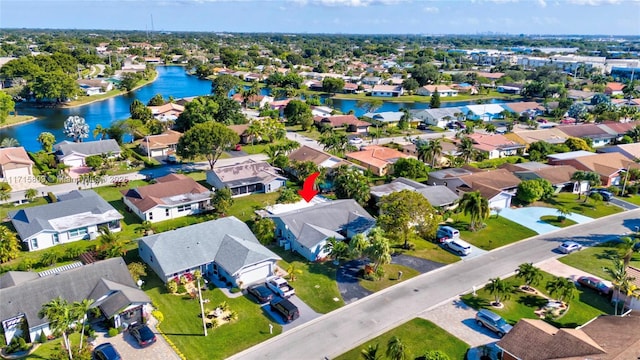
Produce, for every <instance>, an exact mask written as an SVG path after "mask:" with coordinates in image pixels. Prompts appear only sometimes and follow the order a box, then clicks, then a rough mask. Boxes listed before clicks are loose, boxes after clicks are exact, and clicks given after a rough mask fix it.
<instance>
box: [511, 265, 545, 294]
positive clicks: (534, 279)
mask: <svg viewBox="0 0 640 360" xmlns="http://www.w3.org/2000/svg"><path fill="white" fill-rule="evenodd" d="M542 277H543V276H542V271H541V270H540V269H539V268H537V267H535V266H533V263H523V264H520V266H518V268H517V269H516V278H522V279H523V280H524V286H525V289H530V288H531V286H536V285H538V284H539V283H540V281H541V280H542Z"/></svg>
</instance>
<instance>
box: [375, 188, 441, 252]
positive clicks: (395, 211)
mask: <svg viewBox="0 0 640 360" xmlns="http://www.w3.org/2000/svg"><path fill="white" fill-rule="evenodd" d="M378 206H379V208H380V216H379V217H378V224H379V225H380V226H381V227H382V229H384V230H385V231H387V232H389V233H391V234H393V235H394V236H395V237H396V238H397V239H400V240H403V241H404V247H405V248H407V247H408V246H409V237H410V236H411V235H412V234H414V233H416V231H418V232H420V234H421V235H422V236H424V237H427V238H434V237H435V232H436V229H437V227H438V220H439V218H438V216H437V214H436V211H435V209H434V208H433V206H431V204H430V203H429V201H428V200H427V199H426V198H425V197H424V196H423V195H422V194H420V193H418V192H415V191H411V190H402V191H397V192H393V193H391V194H389V195H386V196H383V197H382V198H381V199H380V202H379V204H378Z"/></svg>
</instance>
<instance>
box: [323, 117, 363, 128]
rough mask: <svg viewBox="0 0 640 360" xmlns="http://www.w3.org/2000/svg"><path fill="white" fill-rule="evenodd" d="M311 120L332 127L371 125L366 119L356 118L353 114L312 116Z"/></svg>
mask: <svg viewBox="0 0 640 360" xmlns="http://www.w3.org/2000/svg"><path fill="white" fill-rule="evenodd" d="M313 121H314V122H316V123H328V124H330V125H331V126H332V127H334V128H335V127H343V126H348V125H353V126H356V127H362V126H369V125H371V124H369V123H368V122H366V121H362V120H358V118H357V117H355V115H334V116H314V117H313Z"/></svg>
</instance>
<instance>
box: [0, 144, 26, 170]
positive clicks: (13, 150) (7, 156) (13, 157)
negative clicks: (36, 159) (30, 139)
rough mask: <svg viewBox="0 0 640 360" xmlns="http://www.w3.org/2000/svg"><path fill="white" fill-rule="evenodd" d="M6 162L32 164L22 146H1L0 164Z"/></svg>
mask: <svg viewBox="0 0 640 360" xmlns="http://www.w3.org/2000/svg"><path fill="white" fill-rule="evenodd" d="M7 164H23V165H32V164H33V161H31V159H29V156H28V155H27V152H26V151H25V150H24V148H23V147H22V146H20V147H9V148H2V149H0V165H2V166H5V165H7Z"/></svg>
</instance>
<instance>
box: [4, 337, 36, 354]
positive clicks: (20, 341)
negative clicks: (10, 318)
mask: <svg viewBox="0 0 640 360" xmlns="http://www.w3.org/2000/svg"><path fill="white" fill-rule="evenodd" d="M29 347H30V346H29V344H27V342H26V341H25V340H24V338H23V337H14V338H13V339H11V342H10V343H9V345H7V347H6V348H5V352H6V353H7V354H12V353H16V352H20V351H27V350H29Z"/></svg>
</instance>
